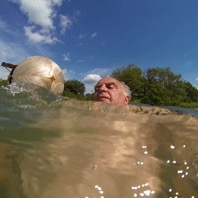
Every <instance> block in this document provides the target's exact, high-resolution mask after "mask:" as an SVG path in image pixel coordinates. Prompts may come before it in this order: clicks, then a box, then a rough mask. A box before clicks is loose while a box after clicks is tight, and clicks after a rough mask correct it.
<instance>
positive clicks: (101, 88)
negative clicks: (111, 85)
mask: <svg viewBox="0 0 198 198" xmlns="http://www.w3.org/2000/svg"><path fill="white" fill-rule="evenodd" d="M106 90H107V87H106V85H105V84H103V85H101V86H100V88H99V90H98V91H99V92H103V91H106Z"/></svg>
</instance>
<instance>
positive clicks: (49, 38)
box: [24, 26, 58, 44]
mask: <svg viewBox="0 0 198 198" xmlns="http://www.w3.org/2000/svg"><path fill="white" fill-rule="evenodd" d="M24 31H25V35H26V36H27V38H28V39H29V41H31V42H33V43H47V44H54V43H56V42H57V41H58V39H57V38H56V37H53V35H51V34H48V33H45V32H44V31H42V30H41V31H39V30H36V27H35V26H29V27H27V26H25V27H24Z"/></svg>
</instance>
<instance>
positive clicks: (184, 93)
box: [63, 64, 198, 107]
mask: <svg viewBox="0 0 198 198" xmlns="http://www.w3.org/2000/svg"><path fill="white" fill-rule="evenodd" d="M111 76H112V77H114V78H116V79H118V80H120V81H123V82H124V83H125V84H126V85H128V86H129V88H130V90H131V91H132V95H131V96H132V97H131V102H133V103H134V102H138V103H145V104H149V105H156V106H181V107H198V89H197V88H195V87H194V86H193V85H192V84H191V83H190V82H188V81H185V80H184V79H183V78H182V76H181V75H180V74H175V73H174V72H172V71H171V69H170V68H169V67H166V68H161V67H151V68H148V69H147V70H146V71H142V69H141V68H140V67H138V66H136V65H134V64H131V65H128V66H127V67H123V68H120V69H116V70H115V71H113V72H112V74H111ZM84 93H85V85H84V84H83V83H82V82H80V81H78V80H71V81H66V82H65V89H64V93H63V95H65V96H68V97H75V98H79V99H83V100H92V99H93V94H86V95H85V94H84Z"/></svg>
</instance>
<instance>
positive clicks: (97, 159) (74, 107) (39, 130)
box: [0, 86, 198, 198]
mask: <svg viewBox="0 0 198 198" xmlns="http://www.w3.org/2000/svg"><path fill="white" fill-rule="evenodd" d="M0 95H1V97H0V112H1V114H0V150H1V152H0V161H1V162H0V169H1V172H0V197H5V198H7V197H8V198H18V197H23V198H24V197H28V198H29V197H30V198H35V197H36V198H54V197H56V198H63V197H71V198H73V197H74V198H75V197H77V198H78V197H82V198H85V197H87V198H96V197H100V198H104V197H105V198H109V197H110V198H111V197H112V198H125V197H126V198H128V197H159V198H163V197H164V198H166V197H192V198H193V197H197V196H198V190H197V189H198V182H197V181H198V179H197V177H198V146H197V141H198V134H197V132H198V130H197V129H198V122H197V121H198V118H196V117H192V116H189V115H177V114H175V113H169V112H168V111H165V110H160V109H157V110H156V109H155V110H154V109H152V108H147V109H146V108H140V107H136V106H131V107H119V106H114V105H109V104H104V103H97V102H95V103H94V102H91V101H89V102H82V101H75V100H67V99H66V98H57V97H55V96H54V95H51V94H50V93H48V92H47V91H45V90H43V89H38V88H37V87H36V88H30V87H25V88H24V87H20V86H19V87H18V86H14V87H11V88H9V89H7V90H6V89H0Z"/></svg>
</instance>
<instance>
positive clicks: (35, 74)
mask: <svg viewBox="0 0 198 198" xmlns="http://www.w3.org/2000/svg"><path fill="white" fill-rule="evenodd" d="M10 74H11V81H10V83H13V82H27V83H33V84H35V85H38V86H41V87H44V88H46V89H48V90H50V91H51V92H53V93H54V94H62V93H63V90H64V76H63V73H62V71H61V69H60V67H59V66H58V65H57V64H56V63H55V62H54V61H52V60H51V59H49V58H47V57H44V56H31V57H29V58H27V59H25V60H23V61H22V62H20V63H19V64H18V65H17V66H16V67H15V68H14V69H13V71H11V73H10Z"/></svg>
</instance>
